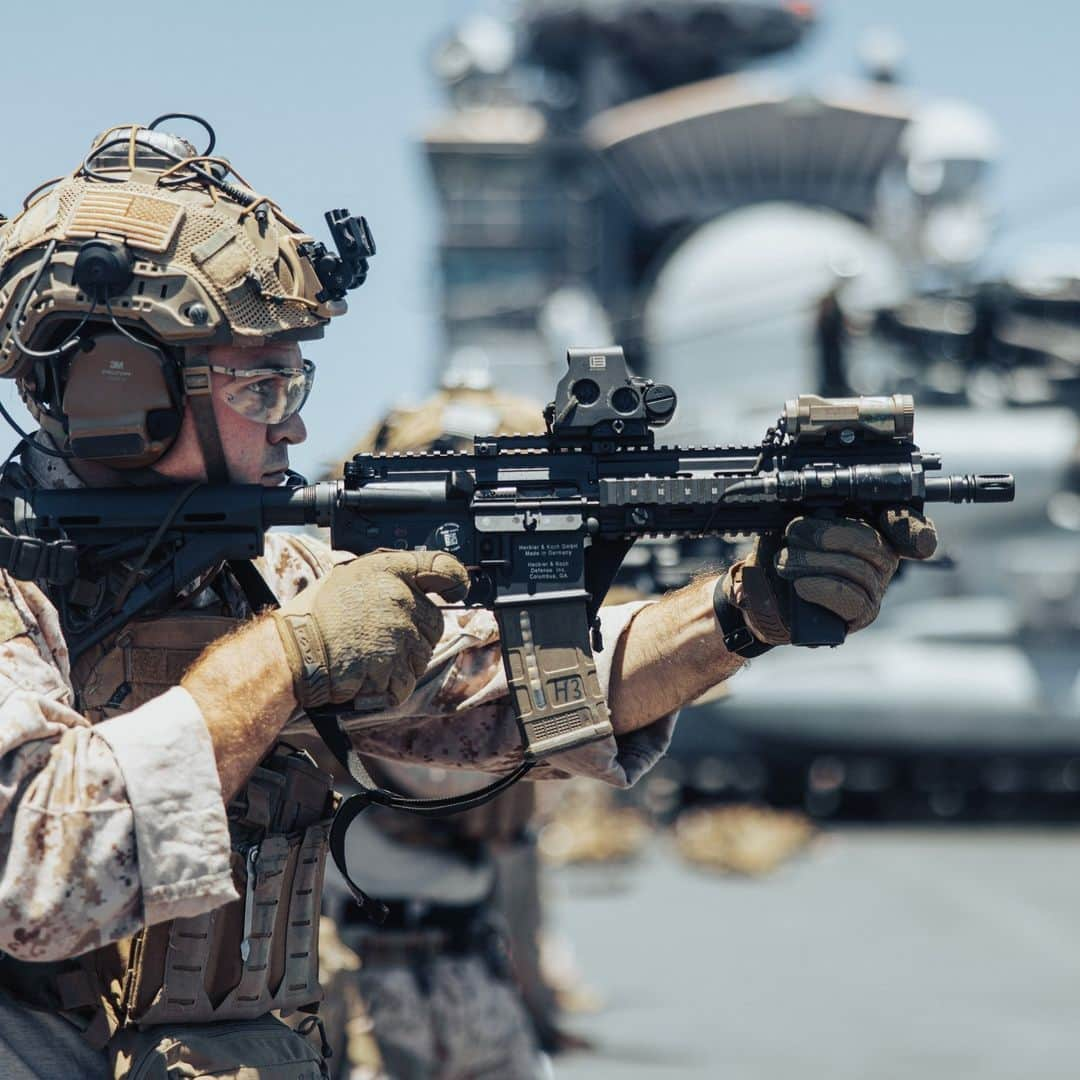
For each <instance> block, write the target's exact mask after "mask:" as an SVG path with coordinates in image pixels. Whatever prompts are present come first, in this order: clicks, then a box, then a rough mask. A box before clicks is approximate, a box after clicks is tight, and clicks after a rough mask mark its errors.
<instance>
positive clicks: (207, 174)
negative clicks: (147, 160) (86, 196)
mask: <svg viewBox="0 0 1080 1080" xmlns="http://www.w3.org/2000/svg"><path fill="white" fill-rule="evenodd" d="M130 142H131V138H130V136H127V135H120V136H117V137H116V138H114V139H107V140H106V141H105V142H103V143H102V144H101V145H100V146H95V147H93V148H91V150H90V153H88V154H87V155H86V157H85V158H83V163H82V166H81V168H80V172H82V173H83V174H84V175H86V176H89V177H90V178H91V179H92V180H100V181H102V182H103V183H108V184H126V183H127V182H128V180H129V178H130V175H121V176H115V175H112V174H110V173H105V172H99V171H98V170H97V169H94V168H92V167H91V165H90V159H91V158H94V157H98V156H99V155H101V154H103V153H104V152H105V151H106V150H109V149H111V148H112V147H114V146H126V145H128V144H129V143H130ZM135 142H136V143H137V144H139V145H140V146H144V147H146V148H147V149H148V150H151V151H153V152H154V153H155V154H160V155H161V156H162V157H164V158H168V159H169V161H171V162H173V163H174V164H177V165H186V166H187V168H188V169H189V170H190V172H192V173H194V175H195V176H196V177H198V178H199V179H200V180H202V181H204V182H205V183H207V184H212V185H213V186H214V187H216V188H217V189H218V190H219V191H223V192H224V193H225V194H226V195H228V196H229V198H230V199H232V200H233V201H234V202H237V203H239V204H240V205H241V206H245V207H246V206H250V205H251V204H252V203H253V202H255V199H256V196H255V195H252V194H251V193H250V192H247V191H245V190H244V189H243V188H241V187H239V186H237V185H236V184H230V183H229V182H228V181H227V180H223V179H221V177H219V176H215V175H214V174H213V173H212V172H211V171H210V170H209V169H206V168H204V167H203V166H202V165H201V164H199V162H197V161H194V160H193V159H192V158H187V157H181V156H180V155H179V154H174V153H173V152H172V151H171V150H169V149H168V148H167V147H165V146H155V145H154V144H153V143H151V142H147V141H146V140H145V139H140V138H139V136H138V133H136V135H135ZM189 179H190V178H189V177H187V176H183V175H181V174H177V175H175V176H173V177H172V178H170V179H169V180H166V179H164V178H163V179H162V180H160V181H159V183H161V184H162V186H164V187H175V186H178V185H180V184H184V183H187V182H188V181H189Z"/></svg>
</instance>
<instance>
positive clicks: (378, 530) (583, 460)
mask: <svg viewBox="0 0 1080 1080" xmlns="http://www.w3.org/2000/svg"><path fill="white" fill-rule="evenodd" d="M675 404H676V399H675V393H674V391H673V390H672V389H671V388H670V387H668V386H662V385H658V384H656V383H653V382H652V381H649V380H645V379H641V378H637V377H635V376H634V375H632V374H631V373H630V371H629V370H628V368H627V366H626V361H625V359H624V357H623V353H622V350H621V349H619V348H607V349H571V350H570V352H569V354H568V371H567V373H566V375H564V376H563V378H562V380H561V381H560V382H559V384H558V387H557V389H556V394H555V400H554V402H553V403H552V404H551V405H549V406H548V409H547V411H546V413H545V419H546V422H547V432H546V433H545V434H543V435H510V436H486V435H478V436H476V438H475V441H474V445H473V450H472V452H471V453H454V452H432V453H419V454H401V455H383V454H360V455H357V456H356V457H354V458H353V459H352V461H350V462H348V463H347V464H346V466H345V470H344V478H343V479H342V480H340V481H334V482H327V483H319V484H312V485H305V486H297V487H292V488H274V489H268V488H262V487H257V486H228V487H217V488H215V487H208V486H206V485H192V486H190V487H187V488H183V489H179V488H160V489H148V488H126V489H123V490H102V489H94V490H89V489H83V490H55V491H54V490H40V489H23V490H20V491H17V492H12V491H11V490H10V488H9V490H8V491H7V492H6V495H7V497H8V498H9V499H11V500H12V502H11V506H10V508H9V510H8V513H9V514H10V520H12V521H14V526H15V534H16V535H15V536H12V537H7V538H6V539H5V547H4V548H0V562H2V563H3V565H5V566H7V567H8V568H9V569H11V570H12V572H13V573H15V574H16V575H17V576H25V577H31V578H34V577H37V578H42V577H44V578H46V579H48V580H50V581H51V583H52V589H51V592H52V594H53V595H54V597H56V598H57V600H58V603H59V607H60V610H61V615H62V617H63V619H64V621H65V624H66V630H67V635H68V641H69V646H70V648H71V651H72V654H73V655H76V656H77V655H78V654H80V653H81V652H83V651H84V650H85V649H87V648H88V647H89V646H90V645H92V644H94V643H95V642H97V641H100V640H101V639H102V638H104V637H106V636H107V635H109V634H110V633H113V632H114V631H116V630H117V629H119V628H120V627H121V626H123V625H124V624H125V623H126V622H128V621H129V620H130V619H132V618H134V617H135V616H137V615H138V614H139V613H140V612H143V611H146V610H148V609H152V608H153V607H154V606H155V605H159V606H160V605H162V604H165V603H167V602H168V601H169V600H170V599H171V598H172V597H175V596H176V595H177V594H178V593H179V592H180V590H181V589H183V588H184V587H185V586H187V585H189V584H190V583H191V582H192V581H193V580H195V579H196V578H198V577H199V575H201V574H205V573H206V572H207V571H209V570H211V569H212V568H214V567H215V566H218V565H220V564H222V563H224V562H226V561H238V560H248V559H251V558H254V557H255V556H257V555H259V554H260V553H261V552H262V550H263V534H264V532H265V530H266V529H268V528H271V527H274V526H288V525H293V526H297V525H308V524H314V525H321V526H329V528H330V534H331V541H332V543H333V546H334V547H336V548H338V549H342V550H348V551H353V552H357V553H364V552H369V551H373V550H375V549H376V548H406V549H417V548H428V549H440V550H443V551H448V552H450V553H452V554H454V555H456V556H457V557H458V558H459V559H461V561H462V562H463V563H465V564H466V565H467V566H468V567H469V568H470V570H471V572H472V580H473V585H472V589H471V591H470V593H469V596H468V598H467V602H468V603H471V604H483V605H485V606H487V607H489V608H492V609H493V610H494V613H495V616H496V619H497V620H498V624H499V629H500V633H501V638H502V650H503V660H504V664H505V667H506V674H507V679H508V681H509V685H510V691H511V697H512V702H513V706H514V710H515V712H516V715H517V717H518V720H519V723H520V726H521V732H522V737H523V743H524V749H525V759H526V762H532V761H537V760H542V759H543V758H545V757H546V756H547V755H549V754H551V753H553V752H555V751H559V750H565V749H569V748H571V747H574V746H577V745H580V744H583V743H586V742H589V741H591V740H592V739H596V738H601V737H603V736H605V735H606V734H608V733H609V732H610V731H611V723H610V719H609V716H608V710H607V705H606V702H605V700H604V697H603V695H602V693H601V690H600V686H599V681H598V679H597V675H596V666H595V663H594V659H593V650H594V649H599V648H602V642H601V641H600V639H599V625H600V624H599V621H598V619H597V612H598V609H599V607H600V604H601V602H602V601H603V599H604V595H605V593H606V592H607V590H608V587H609V586H610V584H611V581H612V579H613V577H614V576H615V573H616V571H617V570H618V568H619V564H620V563H621V562H622V560H623V557H624V555H625V554H626V552H627V551H628V550H629V548H630V545H631V544H633V542H634V541H635V540H636V539H638V538H640V537H646V536H673V537H685V536H710V535H714V536H715V535H739V534H755V533H766V532H778V531H781V530H783V528H784V527H785V526H786V524H787V523H788V521H789V520H790V519H791V518H792V517H794V516H796V515H798V514H806V513H822V514H835V513H842V514H848V515H852V516H859V517H866V518H871V519H872V518H873V517H874V515H875V514H876V512H877V511H878V510H880V509H881V508H882V507H884V506H889V505H902V506H909V507H912V508H914V509H917V510H921V509H922V507H923V504H924V503H927V502H945V501H950V502H957V503H960V502H1007V501H1009V500H1011V499H1012V498H1013V479H1012V477H1011V476H1008V475H966V476H957V475H954V476H948V475H941V474H940V473H939V470H940V469H941V461H940V459H939V458H938V457H937V456H935V455H933V454H927V453H924V452H922V451H921V450H920V449H919V448H918V447H917V446H916V445H915V443H914V441H913V439H912V435H913V430H914V403H913V402H912V399H911V398H910V397H907V396H905V395H893V396H892V397H877V398H849V399H826V398H820V397H815V396H809V395H804V396H802V397H798V398H795V399H793V400H791V401H789V402H788V403H787V405H786V407H785V409H784V412H783V415H782V416H781V418H780V419H779V421H778V422H777V424H776V426H775V427H773V428H770V429H769V432H768V433H767V434H766V437H765V439H764V440H763V441H762V443H761V444H760V445H758V446H729V447H703V448H686V447H667V446H656V445H655V439H654V433H653V429H654V428H655V427H659V426H661V425H663V424H665V423H667V422H668V421H669V420H670V419H671V417H672V415H673V414H674V411H675ZM5 516H6V515H5ZM118 565H121V566H124V567H125V568H126V570H125V573H124V574H123V575H121V577H122V580H121V581H120V582H119V584H113V583H114V582H115V581H116V576H117V575H116V567H117V566H118ZM108 571H111V573H109V572H108ZM107 583H108V584H107ZM791 608H792V639H793V643H794V644H796V645H809V646H816V645H836V644H839V643H840V642H842V641H843V639H844V634H845V627H844V624H843V622H842V621H841V620H840V619H839V618H838V617H836V616H834V615H832V614H831V613H830V612H827V611H825V610H824V609H822V608H820V607H816V606H814V605H812V604H808V603H806V602H804V601H802V600H800V599H799V598H798V597H797V596H794V595H792V597H791Z"/></svg>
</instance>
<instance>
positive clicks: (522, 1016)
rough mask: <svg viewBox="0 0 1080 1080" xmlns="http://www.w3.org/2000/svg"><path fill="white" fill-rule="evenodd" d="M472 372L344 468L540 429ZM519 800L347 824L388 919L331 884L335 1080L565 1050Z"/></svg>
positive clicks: (361, 449)
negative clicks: (341, 1015)
mask: <svg viewBox="0 0 1080 1080" xmlns="http://www.w3.org/2000/svg"><path fill="white" fill-rule="evenodd" d="M478 361H479V358H478V357H475V356H472V357H469V358H468V360H465V359H464V358H461V357H458V358H454V357H452V358H451V361H450V365H449V368H448V370H447V372H446V374H445V375H444V376H443V380H442V385H441V386H440V388H439V389H438V391H437V392H436V393H435V394H433V395H432V396H431V397H430V398H427V399H426V400H424V401H423V402H422V403H420V404H419V405H403V406H401V407H398V408H394V409H392V410H390V411H389V412H388V413H387V414H386V415H385V416H384V417H383V419H382V420H381V421H379V423H378V424H376V425H375V427H374V428H373V429H372V430H371V431H370V432H369V433H368V434H367V435H366V436H365V437H364V438H363V439H361V440H360V442H359V443H358V444H357V445H356V446H354V447H353V448H352V449H351V450H350V454H358V453H372V452H374V453H392V454H398V453H410V452H419V451H425V450H447V451H456V450H463V449H466V448H468V447H470V446H471V444H472V439H473V436H474V435H477V434H514V433H526V432H530V431H536V430H539V429H541V428H542V426H543V419H542V416H543V407H542V405H540V404H539V403H537V402H533V401H529V400H528V399H527V398H524V397H520V396H517V395H514V394H509V393H506V392H505V391H502V390H495V389H494V388H493V387H492V386H491V378H490V374H489V372H488V371H487V370H486V369H485V368H484V367H483V365H482V364H481V363H479V362H478ZM369 768H370V769H371V770H373V772H374V774H375V775H377V776H379V777H381V779H382V780H383V782H384V783H385V784H386V785H387V786H390V787H392V788H394V789H395V790H399V791H407V792H408V793H409V794H411V795H413V796H422V797H435V796H447V795H453V794H458V793H460V792H462V791H467V790H469V789H475V788H476V787H478V786H479V782H478V781H479V779H480V778H478V777H475V776H472V775H470V774H468V773H463V774H460V775H454V776H448V774H447V772H446V770H441V769H440V770H432V769H427V768H423V767H420V766H415V765H412V766H410V765H400V764H392V763H386V762H382V763H380V762H374V761H373V762H369ZM533 788H534V785H532V784H518V785H516V786H515V787H513V788H511V789H510V790H509V791H507V792H504V793H503V794H502V795H501V796H499V797H498V798H497V799H495V800H494V801H492V802H491V803H489V804H488V805H486V806H483V807H480V808H478V809H475V810H470V811H467V812H465V813H463V814H457V815H454V816H452V817H447V818H442V819H434V820H432V819H427V818H419V817H412V816H406V815H402V814H395V813H394V812H393V811H388V810H385V809H383V808H380V807H371V808H370V809H369V810H367V811H366V812H365V813H364V814H363V815H361V817H359V818H358V819H357V820H356V822H355V823H354V824H353V826H352V828H351V830H350V833H349V862H350V864H352V865H356V866H367V867H372V868H373V870H372V873H373V876H372V877H371V878H369V879H368V880H367V881H366V882H365V885H366V886H367V885H369V886H370V888H371V890H372V892H373V893H374V894H375V895H376V896H378V897H379V899H380V900H381V901H383V902H384V903H385V904H386V905H387V906H388V908H389V916H388V918H387V920H386V921H385V922H384V923H382V924H380V925H375V924H373V923H372V922H370V921H369V920H366V919H363V918H362V917H361V916H360V915H359V914H358V913H356V911H355V905H353V904H351V903H350V902H349V893H348V890H347V889H346V888H345V887H344V883H342V882H340V881H339V880H338V879H337V877H336V875H334V874H333V871H332V870H331V879H330V881H329V882H328V890H327V904H328V906H327V910H329V911H331V912H332V913H333V916H334V918H335V921H336V922H337V925H338V932H339V934H340V936H341V938H342V940H343V941H344V942H345V943H346V944H348V945H349V946H351V947H352V948H354V949H355V950H356V952H357V954H358V955H359V961H360V962H359V963H358V964H357V966H356V970H355V972H353V973H349V974H346V975H345V976H344V977H343V978H342V979H341V980H340V982H341V983H342V984H352V986H353V987H355V988H356V990H357V991H358V992H359V995H360V997H361V999H362V1003H363V1004H362V1008H363V1014H362V1015H364V1016H365V1017H366V1018H367V1020H368V1022H369V1023H370V1026H371V1034H372V1036H373V1038H372V1039H371V1040H370V1041H367V1042H364V1043H361V1044H359V1045H358V1046H356V1047H353V1046H351V1045H350V1044H349V1040H348V1039H346V1038H343V1037H342V1036H340V1035H337V1034H336V1033H332V1034H331V1038H330V1041H331V1043H333V1042H335V1041H338V1042H340V1043H342V1044H343V1045H346V1046H347V1047H348V1049H347V1051H346V1053H352V1054H358V1055H360V1057H358V1058H357V1059H356V1060H350V1061H349V1062H335V1063H334V1068H335V1069H342V1068H345V1069H346V1070H347V1068H348V1066H349V1065H352V1066H354V1067H355V1066H366V1067H368V1068H369V1069H370V1068H373V1067H374V1065H373V1062H372V1058H371V1054H372V1052H373V1051H375V1052H377V1053H378V1055H379V1059H380V1061H381V1066H382V1067H383V1068H385V1069H386V1071H387V1072H388V1073H389V1074H390V1075H392V1076H394V1077H397V1078H400V1080H406V1078H407V1077H430V1078H432V1080H435V1078H442V1080H451V1078H454V1077H463V1076H475V1075H491V1076H507V1077H510V1076H531V1075H534V1074H536V1071H537V1069H538V1068H539V1055H540V1052H541V1050H547V1051H550V1050H554V1049H556V1048H557V1047H558V1043H559V1041H560V1039H563V1038H568V1036H563V1035H562V1033H561V1032H560V1031H559V1028H558V1024H557V1019H558V1017H557V1006H556V1001H555V993H554V991H553V990H552V989H551V988H550V987H548V986H547V985H546V984H545V983H544V980H543V978H542V976H541V973H540V965H539V934H540V929H541V928H540V911H541V906H542V901H541V897H540V881H539V876H538V859H537V852H536V843H535V833H534V816H535V808H536V800H535V798H534V795H533ZM335 1075H337V1073H335ZM343 1075H347V1071H346V1073H344V1074H343Z"/></svg>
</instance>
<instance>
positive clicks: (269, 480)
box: [259, 469, 286, 487]
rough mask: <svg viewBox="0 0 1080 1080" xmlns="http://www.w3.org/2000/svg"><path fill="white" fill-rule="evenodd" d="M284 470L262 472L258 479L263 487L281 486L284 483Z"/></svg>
mask: <svg viewBox="0 0 1080 1080" xmlns="http://www.w3.org/2000/svg"><path fill="white" fill-rule="evenodd" d="M285 479H286V470H285V469H275V470H274V472H268V473H263V474H262V479H261V480H260V481H259V483H260V484H262V486H263V487H281V485H282V484H284V483H285Z"/></svg>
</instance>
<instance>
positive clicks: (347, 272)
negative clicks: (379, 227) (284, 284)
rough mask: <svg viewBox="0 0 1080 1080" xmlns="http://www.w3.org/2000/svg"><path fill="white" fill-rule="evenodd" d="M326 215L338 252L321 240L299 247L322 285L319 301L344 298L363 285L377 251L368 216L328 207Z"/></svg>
mask: <svg viewBox="0 0 1080 1080" xmlns="http://www.w3.org/2000/svg"><path fill="white" fill-rule="evenodd" d="M325 217H326V224H327V225H328V226H329V228H330V236H331V237H332V238H333V241H334V247H336V248H337V254H336V255H335V254H334V253H333V252H332V251H330V250H329V249H328V248H327V246H326V245H325V244H324V243H322V242H321V241H319V240H312V241H309V242H308V243H306V244H300V245H299V247H298V249H297V250H298V251H299V252H300V254H301V255H302V256H303V257H304V258H305V259H307V261H308V262H309V263H311V265H312V268H313V269H314V270H315V274H316V275H317V277H318V279H319V284H321V285H322V289H321V290H320V291H319V292H318V293H316V294H315V299H316V300H318V302H319V303H320V304H325V303H326V301H327V300H344V299H345V294H346V293H347V292H348V291H349V290H350V289H358V288H359V287H360V286H361V285H363V284H364V282H365V281H366V280H367V273H368V259H370V258H371V257H372V255H374V254H375V238H374V237H373V236H372V235H371V228H370V227H369V225H368V223H367V219H366V218H364V217H357V216H356V215H355V214H350V213H349V211H348V210H327V211H326V214H325Z"/></svg>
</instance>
